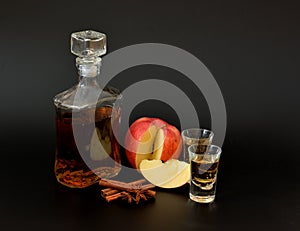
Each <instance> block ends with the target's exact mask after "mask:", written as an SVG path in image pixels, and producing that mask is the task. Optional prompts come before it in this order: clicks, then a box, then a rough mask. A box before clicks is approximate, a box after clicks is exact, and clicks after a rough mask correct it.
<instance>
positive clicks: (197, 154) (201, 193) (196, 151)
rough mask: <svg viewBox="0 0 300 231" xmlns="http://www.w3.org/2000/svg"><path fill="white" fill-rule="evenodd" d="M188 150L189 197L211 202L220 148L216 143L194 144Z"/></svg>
mask: <svg viewBox="0 0 300 231" xmlns="http://www.w3.org/2000/svg"><path fill="white" fill-rule="evenodd" d="M188 151H189V155H190V164H191V184H190V199H191V200H193V201H196V202H199V203H210V202H213V201H214V200H215V195H216V185H217V173H218V166H219V160H220V156H221V152H222V150H221V148H220V147H218V146H216V145H201V144H200V145H199V144H195V145H191V146H190V147H189V148H188Z"/></svg>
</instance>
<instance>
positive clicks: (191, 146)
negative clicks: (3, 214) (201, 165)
mask: <svg viewBox="0 0 300 231" xmlns="http://www.w3.org/2000/svg"><path fill="white" fill-rule="evenodd" d="M196 146H207V148H208V150H210V148H216V149H217V151H216V153H211V152H209V151H208V152H206V153H195V152H194V151H191V149H192V148H194V147H196ZM188 152H189V153H190V152H192V153H193V154H195V155H205V154H211V155H220V154H221V153H222V148H220V147H219V146H217V145H214V144H209V145H205V144H192V145H190V146H189V147H188Z"/></svg>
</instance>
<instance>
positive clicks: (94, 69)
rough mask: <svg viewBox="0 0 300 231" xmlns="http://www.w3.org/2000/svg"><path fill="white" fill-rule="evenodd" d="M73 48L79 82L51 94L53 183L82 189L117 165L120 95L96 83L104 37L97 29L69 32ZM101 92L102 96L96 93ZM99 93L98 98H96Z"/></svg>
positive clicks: (112, 173) (111, 172) (112, 171)
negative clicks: (53, 139)
mask: <svg viewBox="0 0 300 231" xmlns="http://www.w3.org/2000/svg"><path fill="white" fill-rule="evenodd" d="M71 52H72V53H73V54H75V55H77V56H78V57H77V58H76V66H77V68H78V73H79V83H78V84H77V85H76V86H74V87H72V88H70V89H69V90H66V91H64V92H62V93H60V94H58V95H56V96H55V97H54V105H55V109H56V156H55V170H54V171H55V175H56V178H57V181H58V182H60V183H61V184H63V185H66V186H68V187H72V188H85V187H88V186H90V185H92V184H94V183H96V182H98V181H99V179H100V178H111V177H113V176H116V175H117V174H118V173H119V171H120V169H121V158H120V152H119V144H118V142H117V139H116V136H117V135H118V129H119V125H120V116H121V110H120V106H119V103H118V102H120V99H121V97H122V96H121V94H120V93H119V91H118V90H116V89H114V88H111V87H105V88H102V87H101V86H100V85H99V83H98V80H97V79H98V77H99V75H100V67H101V58H100V57H99V56H102V55H104V54H105V53H106V36H105V34H102V33H99V32H96V31H90V30H88V31H81V32H76V33H73V34H72V35H71ZM100 93H101V94H100ZM99 95H100V97H99Z"/></svg>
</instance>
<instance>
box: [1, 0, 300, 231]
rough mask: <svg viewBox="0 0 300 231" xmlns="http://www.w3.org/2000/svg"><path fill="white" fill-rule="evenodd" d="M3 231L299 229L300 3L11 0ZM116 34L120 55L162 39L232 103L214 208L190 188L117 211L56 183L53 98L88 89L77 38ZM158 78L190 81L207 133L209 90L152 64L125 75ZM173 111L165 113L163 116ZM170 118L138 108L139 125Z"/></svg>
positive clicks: (125, 78)
mask: <svg viewBox="0 0 300 231" xmlns="http://www.w3.org/2000/svg"><path fill="white" fill-rule="evenodd" d="M0 11H1V13H0V28H1V30H0V52H1V53H0V75H1V84H0V86H1V91H0V97H1V168H0V173H1V184H0V228H1V230H21V229H26V230H103V229H104V228H106V229H107V228H110V227H111V228H112V229H113V230H114V229H125V230H129V229H131V230H140V229H142V230H153V229H158V230H162V229H165V230H184V229H187V230H194V229H195V230H196V229H197V230H242V229H243V230H255V229H256V230H262V229H268V230H284V229H285V230H298V229H299V226H300V223H299V219H300V203H299V193H300V190H299V173H298V165H299V161H300V157H299V154H300V153H299V147H300V145H299V141H298V138H299V132H298V131H299V128H300V126H299V122H298V119H299V116H300V110H299V102H298V100H299V96H300V94H299V90H298V88H299V83H300V82H299V61H300V56H299V51H300V49H299V48H300V45H299V44H300V30H299V28H300V18H299V4H297V3H296V1H232V0H228V1H215V0H212V1H144V2H143V1H115V0H109V1H100V0H97V1H96V0H95V1H78V0H74V1H57V2H56V1H48V2H46V1H30V0H29V1H24V2H23V1H22V2H21V1H20V2H16V1H8V2H1V8H0ZM83 29H94V30H98V31H102V32H105V33H106V34H107V36H108V52H111V51H114V50H117V49H119V48H122V47H124V46H128V45H132V44H136V43H145V42H156V43H165V44H170V45H174V46H177V47H180V48H182V49H184V50H186V51H188V52H190V53H192V54H193V55H195V56H196V57H197V58H199V59H200V60H201V61H202V62H203V63H204V64H205V65H206V66H207V67H208V68H209V70H210V71H211V73H212V74H213V76H214V77H215V79H216V81H217V82H218V84H219V86H220V88H221V90H222V93H223V96H224V100H225V103H226V109H227V116H228V118H227V123H228V124H227V134H226V139H225V143H224V146H223V154H222V159H221V166H220V172H219V176H218V192H217V199H216V201H215V202H214V203H213V204H211V205H200V204H195V203H192V202H191V201H189V199H188V196H187V188H186V187H183V188H181V189H178V190H171V191H168V190H161V191H159V192H158V194H157V198H156V201H155V202H152V203H149V204H146V205H142V206H133V207H131V206H126V205H124V204H119V203H113V204H106V203H105V202H104V201H103V200H101V198H99V189H98V188H97V187H96V186H95V187H92V188H90V189H87V190H70V189H67V188H64V187H63V186H60V185H58V184H57V183H56V180H55V177H54V174H53V165H54V151H55V127H54V116H55V115H54V107H53V102H52V97H53V96H54V95H56V94H57V93H59V92H61V91H62V90H64V89H67V88H69V87H71V86H72V85H74V84H75V83H76V81H77V77H76V75H77V74H76V68H75V65H74V64H75V60H74V59H75V57H74V56H73V55H71V53H70V49H69V36H70V33H71V32H74V31H79V30H83ZM153 76H155V77H156V78H159V79H163V80H166V81H169V82H172V83H180V84H182V85H181V86H182V90H183V91H185V92H186V94H187V95H188V96H189V97H190V98H191V99H192V100H193V102H194V103H195V105H196V107H197V110H198V112H199V114H201V118H200V120H201V125H203V127H208V128H209V127H210V116H209V111H208V107H207V105H206V103H205V99H204V98H203V96H202V95H201V93H200V92H197V91H191V90H190V89H191V88H192V87H193V85H192V84H191V83H190V82H189V81H188V80H187V79H186V78H185V77H184V76H182V75H180V74H179V73H177V72H175V71H172V70H169V69H167V68H162V67H154V66H142V67H136V68H133V69H130V70H126V71H124V72H123V73H121V74H120V75H118V76H116V77H115V79H114V80H113V81H112V83H111V84H112V85H114V86H115V87H117V88H120V89H124V88H125V87H126V86H129V85H130V84H132V83H134V82H136V81H139V80H141V79H148V78H152V77H153ZM161 112H162V113H161ZM144 115H148V116H160V117H162V118H163V119H166V120H167V121H173V123H174V124H175V125H177V126H180V124H178V117H177V115H176V113H175V112H174V111H173V110H172V109H171V108H170V107H169V106H168V105H165V104H164V103H162V102H157V101H148V102H144V103H141V104H140V105H139V106H137V107H136V108H135V109H134V110H133V112H132V114H131V120H132V121H133V120H134V119H135V118H138V117H140V116H144Z"/></svg>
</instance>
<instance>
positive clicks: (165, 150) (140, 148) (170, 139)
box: [125, 117, 181, 168]
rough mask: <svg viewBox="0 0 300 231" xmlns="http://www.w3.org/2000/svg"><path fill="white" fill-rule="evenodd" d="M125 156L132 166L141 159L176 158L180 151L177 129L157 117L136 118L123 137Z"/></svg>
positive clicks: (163, 159)
mask: <svg viewBox="0 0 300 231" xmlns="http://www.w3.org/2000/svg"><path fill="white" fill-rule="evenodd" d="M125 148H126V156H127V159H128V161H129V163H130V165H131V166H132V167H133V168H139V165H140V163H141V161H142V160H144V159H148V160H152V159H156V160H162V161H164V162H165V161H167V160H169V159H177V158H178V157H179V156H180V153H181V136H180V132H179V131H178V129H177V128H176V127H174V126H172V125H170V124H168V123H167V122H165V121H163V120H161V119H158V118H147V117H143V118H140V119H138V120H136V121H135V122H134V123H133V124H132V125H131V126H130V128H129V130H128V132H127V134H126V137H125Z"/></svg>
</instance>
